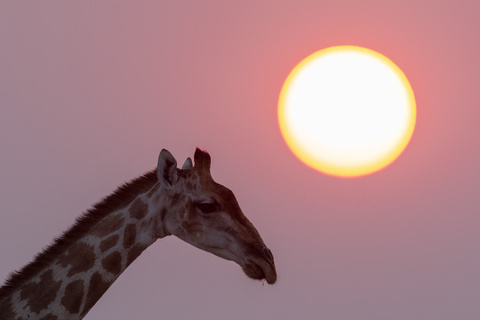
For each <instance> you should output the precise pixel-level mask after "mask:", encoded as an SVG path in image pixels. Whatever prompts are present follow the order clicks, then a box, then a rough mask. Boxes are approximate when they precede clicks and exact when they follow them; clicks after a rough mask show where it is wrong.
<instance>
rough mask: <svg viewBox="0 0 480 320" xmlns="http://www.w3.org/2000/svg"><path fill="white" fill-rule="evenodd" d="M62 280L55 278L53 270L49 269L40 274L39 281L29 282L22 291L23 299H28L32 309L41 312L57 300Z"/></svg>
mask: <svg viewBox="0 0 480 320" xmlns="http://www.w3.org/2000/svg"><path fill="white" fill-rule="evenodd" d="M60 285H61V282H59V281H55V279H53V271H52V270H48V271H46V272H44V273H43V274H42V275H41V276H40V281H39V282H32V281H31V282H29V283H27V284H26V285H25V287H24V288H23V289H22V290H21V291H20V297H21V298H22V300H28V305H29V306H30V311H32V312H35V313H39V312H40V311H42V310H43V309H45V308H46V307H47V306H48V305H49V304H50V303H51V302H53V301H54V300H55V297H56V296H57V292H58V290H59V289H60Z"/></svg>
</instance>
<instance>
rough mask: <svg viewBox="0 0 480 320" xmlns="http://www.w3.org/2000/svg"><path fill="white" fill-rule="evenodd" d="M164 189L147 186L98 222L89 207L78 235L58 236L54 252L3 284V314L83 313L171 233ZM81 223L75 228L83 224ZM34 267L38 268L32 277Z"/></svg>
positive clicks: (0, 313) (75, 315) (18, 316)
mask: <svg viewBox="0 0 480 320" xmlns="http://www.w3.org/2000/svg"><path fill="white" fill-rule="evenodd" d="M159 189H160V188H159V185H158V183H156V184H155V185H153V186H150V188H149V189H145V190H142V191H143V192H140V193H138V194H136V195H134V196H133V197H132V198H133V199H131V201H129V202H128V203H126V204H125V205H124V206H122V207H120V208H117V209H115V210H111V211H110V212H108V213H105V212H103V215H102V217H101V218H100V219H98V221H95V222H94V223H91V221H90V223H88V222H86V221H87V220H88V219H94V218H95V217H94V214H95V212H90V213H87V214H86V215H85V216H84V217H83V218H82V219H83V223H84V224H90V225H88V226H86V227H84V229H85V230H83V231H84V232H83V234H81V235H78V236H77V237H76V239H75V241H72V242H70V243H68V245H66V244H65V243H62V241H64V242H65V241H66V240H65V239H59V240H57V243H56V244H54V245H53V246H51V247H50V248H48V249H47V251H50V252H46V253H45V252H44V253H43V254H40V255H39V256H38V257H37V259H36V260H35V261H34V262H33V263H31V264H30V265H27V266H26V267H25V268H24V270H22V271H20V272H19V274H17V275H14V276H13V277H12V279H10V283H9V282H7V285H6V286H5V287H3V288H1V289H0V318H1V319H58V320H59V319H82V318H83V317H84V316H85V315H86V313H87V312H88V311H89V310H90V309H91V308H92V307H93V305H94V304H95V303H96V302H97V301H98V299H100V297H101V296H102V295H103V294H104V293H105V292H106V291H107V290H108V288H109V287H110V286H111V285H112V284H113V282H114V281H115V280H116V279H117V278H118V277H119V276H120V274H121V273H122V272H123V271H124V270H125V269H126V268H127V267H128V266H129V265H130V264H131V263H132V262H133V261H134V260H135V259H136V258H137V257H138V256H139V255H140V254H141V253H142V252H143V251H144V250H145V249H146V248H147V247H148V246H150V245H151V244H152V243H153V242H155V241H156V240H157V239H158V238H162V237H164V236H166V235H168V234H167V233H166V232H165V231H164V228H163V216H164V214H165V212H166V210H167V209H166V206H165V205H166V204H167V203H168V202H169V201H168V199H166V196H165V195H163V194H162V193H161V192H160V190H159ZM107 200H108V198H107ZM102 205H103V206H105V204H103V203H100V204H98V205H97V206H96V208H97V210H98V208H99V207H101V206H102ZM107 207H108V205H107ZM159 213H160V214H159ZM97 214H98V212H97ZM79 224H80V226H79ZM81 224H82V221H79V222H77V225H76V226H74V227H73V228H72V229H75V228H77V229H82V228H83V227H82V226H81ZM77 231H78V230H77ZM67 235H68V232H67V233H66V234H65V235H64V238H66V236H67ZM56 246H57V247H60V250H58V249H56V248H55V247H56ZM55 249H56V250H55ZM55 251H58V252H55ZM47 253H48V254H47ZM39 260H43V261H39ZM45 260H48V261H45ZM35 264H37V266H35ZM32 265H33V266H32ZM34 267H36V269H38V270H36V271H37V272H35V273H33V274H31V275H29V276H28V277H27V275H26V273H28V272H29V270H28V269H29V268H30V269H35V268H34ZM25 269H27V270H25ZM15 277H17V278H19V279H15ZM22 277H23V279H22Z"/></svg>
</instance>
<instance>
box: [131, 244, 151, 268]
mask: <svg viewBox="0 0 480 320" xmlns="http://www.w3.org/2000/svg"><path fill="white" fill-rule="evenodd" d="M146 248H147V245H145V244H142V243H137V244H136V245H134V246H133V247H132V249H130V251H129V252H128V256H127V267H128V266H129V265H130V264H131V263H132V262H133V260H135V259H137V257H138V256H139V255H140V254H141V253H142V252H143V251H144V250H145V249H146Z"/></svg>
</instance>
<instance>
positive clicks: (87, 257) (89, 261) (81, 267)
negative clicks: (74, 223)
mask: <svg viewBox="0 0 480 320" xmlns="http://www.w3.org/2000/svg"><path fill="white" fill-rule="evenodd" d="M93 250H94V249H93V247H92V246H91V245H89V244H86V243H84V242H77V243H74V244H73V245H72V246H71V247H70V248H69V249H68V251H67V253H66V254H63V255H61V256H60V258H58V263H59V264H60V265H61V266H62V267H64V268H66V267H68V266H69V265H71V266H72V268H71V269H70V270H69V271H68V276H70V277H71V276H73V275H74V274H77V273H80V272H85V271H87V270H90V269H91V268H92V267H93V265H94V264H95V253H94V251H93Z"/></svg>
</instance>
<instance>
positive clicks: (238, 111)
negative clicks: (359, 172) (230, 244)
mask: <svg viewBox="0 0 480 320" xmlns="http://www.w3.org/2000/svg"><path fill="white" fill-rule="evenodd" d="M479 10H480V6H479V5H478V2H477V1H474V0H470V1H467V0H463V1H462V0H455V1H453V0H452V1H438V0H435V1H434V0H432V1H419V0H408V1H407V0H403V1H398V0H392V1H358V0H350V1H303V0H295V1H279V0H275V1H273V0H272V1H262V0H259V1H258V0H257V1H179V0H175V1H166V2H165V1H142V2H138V1H102V2H98V1H81V2H79V1H77V2H76V3H72V2H56V1H55V2H54V1H41V2H31V1H28V2H27V1H3V2H1V3H0V111H1V112H0V148H1V152H0V203H1V204H2V206H3V208H2V210H1V213H0V218H1V220H0V257H1V258H0V279H4V278H5V277H6V276H7V275H8V274H9V273H10V272H11V271H13V270H15V269H18V268H20V267H22V266H23V265H24V264H25V263H27V262H29V261H30V259H31V258H32V257H33V255H34V254H35V253H37V252H38V251H39V250H40V249H42V248H43V247H45V246H46V245H47V244H49V243H50V242H51V240H52V239H53V238H54V237H55V236H58V235H60V234H61V232H62V231H64V230H65V229H66V228H68V227H69V226H70V225H71V224H72V223H73V222H74V220H75V217H77V216H78V215H79V214H81V213H82V212H84V211H85V210H86V209H87V208H89V207H90V206H91V205H92V204H93V203H95V202H96V201H98V200H100V199H101V198H102V197H104V196H106V195H108V194H109V193H110V192H112V191H113V190H114V189H115V188H116V187H117V186H118V185H119V184H121V183H123V182H124V181H126V180H129V179H132V178H134V177H136V176H138V175H140V174H142V173H144V172H146V171H147V170H150V169H152V168H153V167H154V166H155V165H156V160H157V156H158V153H159V151H160V150H161V149H162V148H166V149H168V150H170V151H171V152H172V154H173V155H174V156H175V157H176V158H177V161H178V162H180V163H182V162H183V161H184V160H185V158H186V157H188V156H193V152H194V149H195V147H196V146H198V147H201V148H204V149H206V150H208V151H209V152H210V154H211V156H212V174H213V176H214V178H215V180H216V181H217V182H219V183H222V184H224V185H225V186H228V187H230V188H231V189H232V190H233V191H234V192H235V194H236V195H237V198H238V200H239V203H240V206H241V207H242V209H243V211H244V213H245V214H246V215H247V216H248V217H249V219H250V220H251V221H252V222H253V223H254V224H255V226H256V227H257V229H258V230H259V232H260V233H261V235H262V237H263V239H264V240H265V242H266V244H267V245H268V246H269V247H270V249H271V250H272V252H273V254H274V256H275V259H276V264H277V270H278V275H279V279H278V282H277V284H275V285H273V286H267V285H265V286H262V284H261V283H260V282H257V281H253V280H251V279H248V278H247V277H246V276H245V275H244V274H243V272H242V271H241V269H240V267H239V266H238V265H236V264H234V263H232V262H229V261H225V260H221V259H219V258H218V257H215V256H213V255H211V254H208V253H206V252H203V251H200V250H198V249H196V248H193V247H191V246H189V245H188V244H186V243H183V242H182V241H181V240H179V239H177V238H174V237H168V238H165V239H162V240H159V241H158V242H157V243H155V244H154V245H153V246H152V247H151V248H149V249H148V250H147V251H145V252H144V253H143V254H142V255H141V256H140V258H139V259H137V260H136V261H135V262H134V263H133V264H132V265H131V266H130V267H129V269H128V270H127V271H126V272H125V273H124V274H123V275H122V276H121V277H120V278H119V279H118V280H117V282H116V283H115V284H114V285H113V286H112V287H111V288H110V290H109V291H108V292H107V293H106V294H105V296H104V297H103V298H102V299H101V300H100V301H99V302H98V303H97V305H95V307H94V308H93V309H92V310H91V312H90V313H89V314H88V316H87V317H86V319H90V320H96V319H98V320H100V319H154V318H155V319H197V320H201V319H205V320H207V319H229V320H241V319H264V320H269V319H325V320H350V319H351V320H372V319H382V320H397V319H398V320H405V319H422V320H443V319H445V320H451V319H462V320H470V319H472V320H474V319H478V318H479V316H480V304H479V301H478V299H479V297H480V251H479V244H480V230H479V228H480V214H479V209H478V208H479V205H480V197H479V195H478V191H479V187H480V183H479V178H480V170H479V169H478V165H479V164H480V148H479V142H478V141H479V140H478V139H479V138H478V136H479V135H480V125H479V124H478V121H479V119H480V107H479V101H480V90H479V88H478V86H479V83H480V62H479V58H478V57H479V50H480V42H479V41H478V37H479V34H480V22H479V20H478V11H479ZM335 45H358V46H364V47H367V48H370V49H372V50H376V51H378V52H380V53H382V54H384V55H386V56H387V57H388V58H390V59H391V60H393V61H394V62H395V63H396V64H397V65H398V66H399V67H400V68H401V69H402V70H403V71H404V72H405V74H406V76H407V77H408V79H409V80H410V83H411V85H412V87H413V90H414V92H415V96H416V100H417V107H418V118H417V127H416V130H415V133H414V135H413V138H412V140H411V142H410V144H409V146H408V147H407V149H406V150H405V152H404V153H403V154H402V155H401V156H400V158H399V159H397V161H396V162H395V163H393V164H392V165H391V166H389V167H388V168H387V169H385V170H383V171H380V172H378V173H376V174H374V175H371V176H367V177H364V178H359V179H339V178H334V177H330V176H326V175H323V174H321V173H318V172H316V171H313V170H312V169H309V168H307V167H306V166H304V165H303V164H302V163H301V162H299V161H298V160H297V159H296V158H295V156H294V155H293V154H292V153H291V152H290V151H289V149H288V148H287V146H286V144H285V143H284V141H283V139H282V137H281V134H280V131H279V128H278V124H277V118H276V116H277V115H276V111H277V110H276V109H277V100H278V94H279V92H280V89H281V86H282V84H283V81H284V80H285V78H286V76H287V75H288V73H289V72H290V70H291V69H292V68H293V67H294V66H295V65H296V64H297V63H298V62H299V61H300V60H302V59H303V58H305V57H306V56H308V55H309V54H311V53H313V52H315V51H317V50H320V49H323V48H326V47H329V46H335Z"/></svg>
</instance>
